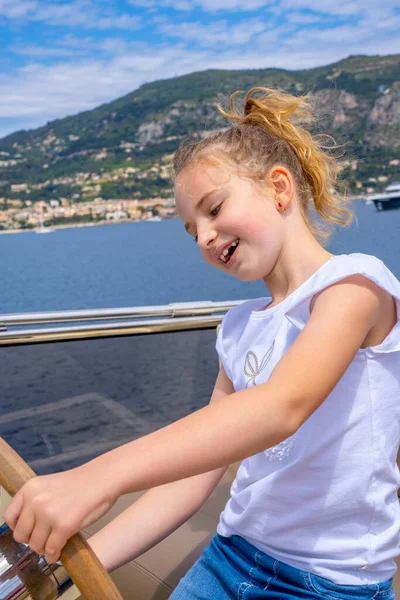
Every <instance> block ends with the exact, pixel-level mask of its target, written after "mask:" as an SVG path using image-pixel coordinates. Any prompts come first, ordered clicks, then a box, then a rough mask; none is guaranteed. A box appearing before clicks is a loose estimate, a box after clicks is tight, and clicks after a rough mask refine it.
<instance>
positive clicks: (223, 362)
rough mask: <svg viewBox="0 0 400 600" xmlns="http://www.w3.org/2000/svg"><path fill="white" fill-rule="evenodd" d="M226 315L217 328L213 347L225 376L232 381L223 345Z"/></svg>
mask: <svg viewBox="0 0 400 600" xmlns="http://www.w3.org/2000/svg"><path fill="white" fill-rule="evenodd" d="M227 314H228V313H226V315H225V317H224V318H223V320H222V322H221V323H220V325H219V328H218V334H217V342H216V344H215V347H216V349H217V353H218V358H219V360H220V362H221V365H222V366H223V367H224V369H225V373H226V374H227V376H228V377H229V379H230V380H231V381H232V372H231V366H230V364H229V362H230V361H229V359H228V356H227V353H226V350H225V344H224V327H225V319H226V316H227Z"/></svg>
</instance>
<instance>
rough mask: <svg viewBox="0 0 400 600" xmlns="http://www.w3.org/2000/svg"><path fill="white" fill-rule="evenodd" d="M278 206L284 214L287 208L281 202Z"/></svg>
mask: <svg viewBox="0 0 400 600" xmlns="http://www.w3.org/2000/svg"><path fill="white" fill-rule="evenodd" d="M278 206H279V208H280V209H281V211H282V212H285V210H286V208H285V207H284V206H283V205H282V204H281V203H280V202H278Z"/></svg>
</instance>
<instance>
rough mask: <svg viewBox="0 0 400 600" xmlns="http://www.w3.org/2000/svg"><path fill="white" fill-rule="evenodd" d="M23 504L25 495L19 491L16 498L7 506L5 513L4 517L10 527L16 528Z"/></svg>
mask: <svg viewBox="0 0 400 600" xmlns="http://www.w3.org/2000/svg"><path fill="white" fill-rule="evenodd" d="M23 506H24V496H23V494H21V493H20V492H17V493H16V494H15V496H14V498H13V499H12V500H11V502H10V504H9V505H8V506H7V508H6V510H5V512H4V513H3V519H4V521H5V522H6V523H7V525H8V526H9V527H10V529H15V526H16V524H17V521H18V518H19V515H20V514H21V511H22V509H23Z"/></svg>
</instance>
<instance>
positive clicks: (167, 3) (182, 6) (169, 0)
mask: <svg viewBox="0 0 400 600" xmlns="http://www.w3.org/2000/svg"><path fill="white" fill-rule="evenodd" d="M274 3H275V0H190V1H189V0H129V4H131V5H132V6H139V7H142V8H160V7H168V8H173V9H175V10H178V11H186V12H194V11H195V10H197V8H201V9H202V10H204V11H206V12H211V13H214V12H218V11H223V10H225V11H237V12H239V11H240V12H244V11H253V10H257V9H259V8H263V7H265V6H268V5H270V4H274Z"/></svg>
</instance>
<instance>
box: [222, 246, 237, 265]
mask: <svg viewBox="0 0 400 600" xmlns="http://www.w3.org/2000/svg"><path fill="white" fill-rule="evenodd" d="M238 246H239V240H235V241H234V242H233V243H232V244H231V245H230V246H229V248H225V250H224V251H223V252H221V254H220V257H219V260H220V261H222V262H223V263H225V264H227V263H228V262H229V261H230V259H231V258H232V256H233V254H234V252H235V250H236V248H237V247H238Z"/></svg>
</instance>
